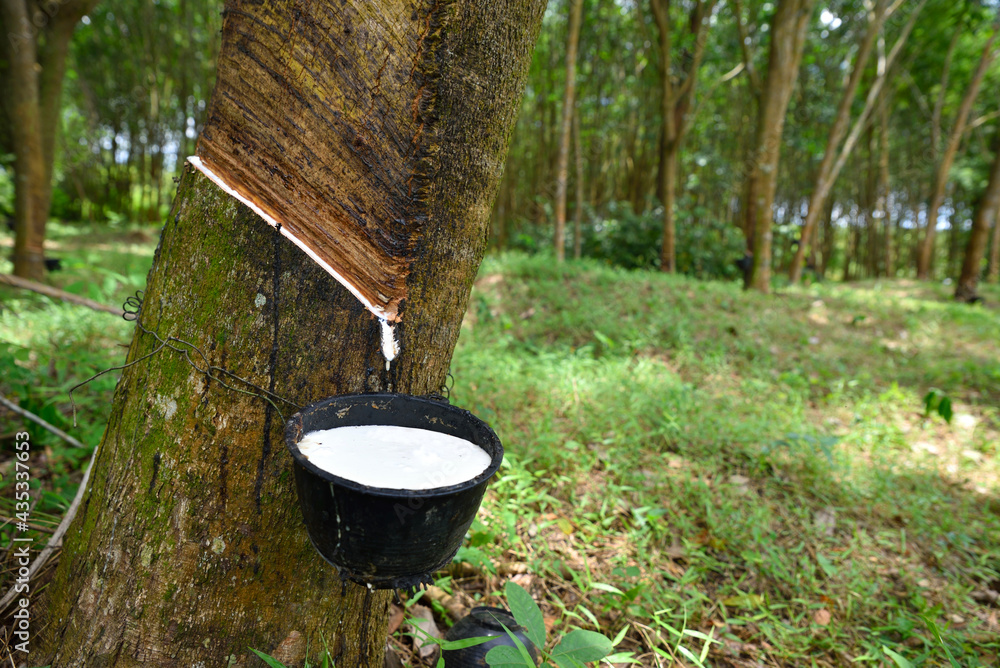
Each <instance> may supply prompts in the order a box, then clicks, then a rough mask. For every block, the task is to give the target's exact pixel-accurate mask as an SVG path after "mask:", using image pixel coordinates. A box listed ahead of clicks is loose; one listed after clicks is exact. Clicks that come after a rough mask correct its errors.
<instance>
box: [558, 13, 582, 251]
mask: <svg viewBox="0 0 1000 668" xmlns="http://www.w3.org/2000/svg"><path fill="white" fill-rule="evenodd" d="M582 21H583V0H570V10H569V35H568V36H567V45H566V92H565V94H564V96H563V110H562V124H561V126H560V130H559V165H558V166H557V167H556V232H555V241H554V243H555V247H556V260H558V261H559V262H562V261H563V260H565V259H566V192H567V185H568V182H569V142H570V136H571V133H572V131H573V113H574V112H573V109H574V106H575V104H576V49H577V45H578V44H579V43H580V24H581V23H582Z"/></svg>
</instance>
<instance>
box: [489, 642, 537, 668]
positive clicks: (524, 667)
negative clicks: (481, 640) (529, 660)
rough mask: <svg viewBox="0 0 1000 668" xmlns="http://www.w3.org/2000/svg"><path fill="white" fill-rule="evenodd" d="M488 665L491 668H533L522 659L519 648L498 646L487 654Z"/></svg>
mask: <svg viewBox="0 0 1000 668" xmlns="http://www.w3.org/2000/svg"><path fill="white" fill-rule="evenodd" d="M486 663H488V664H489V665H490V668H531V666H530V665H529V664H526V663H525V662H524V659H523V658H521V653H520V652H518V651H517V648H516V647H511V646H510V645H497V646H496V647H494V648H492V649H491V650H490V651H488V652H487V653H486ZM532 665H533V664H532Z"/></svg>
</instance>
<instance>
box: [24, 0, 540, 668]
mask: <svg viewBox="0 0 1000 668" xmlns="http://www.w3.org/2000/svg"><path fill="white" fill-rule="evenodd" d="M543 10H544V2H542V1H541V0H539V1H533V2H524V1H522V0H494V1H492V2H488V3H485V4H484V3H483V2H482V1H481V0H480V1H477V2H471V1H468V2H449V3H440V2H427V3H419V4H418V6H417V7H416V8H415V9H414V7H413V6H412V4H411V3H404V2H398V3H397V2H388V1H383V2H380V3H378V4H377V5H375V4H373V3H371V2H369V1H368V0H357V2H355V3H351V2H347V3H344V2H341V0H329V1H324V2H313V3H311V4H309V5H308V6H303V5H301V4H300V3H295V2H291V1H288V2H282V3H280V4H277V5H267V6H262V5H260V4H258V3H254V2H251V1H249V0H247V1H246V2H231V3H229V4H228V5H227V8H226V16H225V20H224V27H223V47H222V51H221V53H220V63H221V67H220V70H219V82H218V84H217V87H216V92H215V94H214V95H213V101H212V105H211V108H210V113H209V118H210V120H209V124H208V127H207V129H206V133H215V136H216V144H215V146H214V151H215V154H216V155H219V154H220V151H222V150H223V149H222V148H220V147H222V146H223V143H222V142H221V141H220V140H219V138H218V135H219V133H221V132H222V130H221V129H220V128H221V127H222V126H223V125H226V127H228V132H229V134H228V135H227V137H228V138H229V139H230V140H234V141H235V142H237V143H238V146H239V147H240V148H242V149H245V150H234V151H233V152H232V153H230V154H228V155H226V156H223V157H226V158H228V159H229V160H231V161H232V163H231V164H239V165H242V167H243V168H244V169H245V170H246V171H247V172H252V171H253V170H254V169H256V168H257V162H255V161H256V160H259V159H262V158H260V156H261V154H262V153H267V152H268V151H274V152H275V153H276V154H278V155H282V156H285V159H286V160H288V161H289V162H288V163H287V164H285V165H284V166H283V169H282V171H280V172H278V171H276V172H275V173H274V174H273V179H275V180H278V181H281V180H283V179H291V178H296V179H300V180H301V182H303V183H307V184H308V183H319V182H322V179H323V177H324V174H320V173H316V172H315V171H313V170H317V169H319V165H320V163H321V161H322V169H323V170H328V172H332V173H334V174H341V173H342V171H341V170H344V171H346V172H351V171H352V170H353V172H352V173H355V174H357V175H359V178H358V179H354V178H352V179H345V180H338V181H337V187H338V190H336V191H335V192H321V191H318V190H316V189H314V190H311V191H300V192H298V193H297V196H298V197H299V198H300V200H299V201H295V202H292V203H291V206H293V207H294V208H295V209H296V210H301V209H302V208H308V207H309V206H310V205H315V204H316V201H317V199H318V198H320V197H325V198H327V201H326V205H327V206H334V205H335V204H336V203H337V202H339V201H340V200H338V199H337V198H338V197H343V198H346V200H347V201H361V199H360V198H363V197H368V196H371V194H372V193H373V192H381V193H382V194H383V195H384V196H385V197H386V201H385V202H383V206H385V207H388V206H390V204H391V202H390V200H391V199H392V198H393V197H396V196H399V195H400V193H402V194H404V195H407V194H408V193H411V192H412V196H409V195H407V197H408V204H409V208H407V209H406V211H405V212H406V215H407V216H408V218H407V220H406V221H405V223H406V229H407V230H408V231H409V232H410V234H409V236H408V237H407V243H405V244H401V245H399V246H398V247H387V248H388V249H389V252H391V253H393V254H394V257H395V258H397V259H400V260H401V261H403V262H404V263H405V265H406V267H407V270H408V271H407V274H406V276H405V283H404V287H405V290H404V291H403V294H404V295H405V296H404V298H403V299H402V300H401V301H400V302H399V304H398V307H399V308H398V313H397V315H398V320H399V322H398V323H397V324H396V325H395V327H394V329H395V335H396V338H397V339H398V341H399V344H400V352H399V355H398V357H397V358H396V359H395V360H394V361H393V362H392V364H391V366H388V365H387V364H386V361H385V359H384V358H383V355H382V352H381V340H380V331H381V325H380V323H379V321H378V320H377V319H376V318H374V317H373V316H372V315H371V313H370V311H369V310H367V309H366V308H365V307H364V306H362V304H361V302H360V301H359V300H358V299H356V298H355V296H354V295H353V294H352V293H351V292H349V291H348V290H347V289H346V288H345V287H343V286H342V285H341V283H339V282H337V281H336V280H335V279H334V278H332V277H331V275H330V274H329V273H328V272H326V271H324V270H323V269H322V268H321V267H320V266H319V265H318V264H317V263H315V262H314V261H313V260H311V259H310V258H309V257H308V256H307V255H306V254H305V253H303V252H302V251H301V250H300V249H299V248H298V247H296V246H295V245H293V244H292V243H291V242H290V241H288V240H287V239H286V237H285V236H283V234H282V233H281V232H279V231H278V230H276V229H275V228H274V227H271V226H270V225H269V224H268V223H267V222H265V220H264V219H263V218H261V217H259V216H258V215H257V214H255V213H254V212H252V211H251V209H249V208H248V207H247V206H245V205H243V204H241V203H238V202H237V201H236V200H235V199H234V198H233V197H232V196H230V195H229V194H227V192H226V191H224V190H222V189H220V188H219V187H218V186H217V185H216V184H215V183H214V182H213V181H211V180H209V179H208V178H206V176H205V175H204V174H203V173H201V172H196V171H192V170H191V169H190V168H187V169H185V173H184V175H183V177H182V180H181V183H180V186H179V190H178V194H177V197H176V200H175V202H174V206H173V209H172V211H171V213H170V216H169V219H168V221H167V224H166V226H165V227H164V231H163V235H162V237H161V240H160V245H159V248H158V249H157V253H156V257H155V259H154V262H153V267H152V269H151V271H150V275H149V279H148V283H147V288H146V292H145V297H144V300H143V305H142V310H141V315H140V317H139V320H138V322H139V324H141V329H137V331H136V334H135V337H134V338H133V340H132V345H131V348H130V350H129V353H128V360H129V362H130V363H132V364H133V366H130V367H129V368H127V369H126V370H125V371H124V372H123V374H122V378H121V381H120V382H119V385H118V387H117V389H116V392H115V398H114V404H113V407H112V410H111V418H110V421H109V424H108V428H107V431H106V432H105V436H104V439H103V441H102V443H101V445H100V450H99V453H98V456H97V459H96V461H95V464H94V470H93V474H92V477H91V481H92V482H91V485H90V488H89V489H88V491H87V493H86V496H85V502H84V504H83V506H82V508H81V511H80V513H79V515H78V516H77V518H76V521H75V522H74V524H73V526H72V528H71V532H70V534H69V535H68V537H67V540H66V543H65V546H64V551H63V554H62V558H61V560H60V563H59V566H58V570H57V571H56V574H55V576H54V581H53V583H52V584H51V585H50V586H49V587H48V588H47V589H46V593H47V598H46V599H45V600H44V601H40V604H41V607H40V609H41V610H43V611H44V613H45V614H44V620H43V621H39V622H38V625H37V627H36V628H39V629H42V628H44V629H45V635H44V637H43V638H42V639H41V643H40V645H39V652H38V655H36V656H33V660H34V659H35V658H37V659H38V660H39V661H38V663H39V665H43V664H46V663H51V664H52V665H55V666H76V665H87V666H132V665H136V664H138V663H147V664H150V665H160V666H179V665H205V666H251V665H253V666H257V665H262V664H261V663H260V661H259V660H258V659H256V658H254V657H252V656H251V654H250V650H249V648H251V647H252V648H255V649H258V650H261V651H265V652H269V653H272V654H273V655H275V656H276V657H277V658H279V659H280V660H282V661H284V662H285V663H286V664H288V665H301V664H302V662H303V660H304V658H305V653H306V645H307V643H308V647H309V648H310V654H311V655H312V659H313V661H315V660H316V659H317V654H318V649H319V648H320V647H322V645H323V642H324V641H325V642H326V644H327V645H328V646H329V647H330V649H331V651H332V653H333V654H334V656H335V658H336V665H338V666H360V665H372V666H377V665H379V664H380V663H381V661H382V653H383V651H384V647H385V635H384V634H385V628H386V616H387V611H388V605H389V599H390V594H389V593H386V592H375V593H372V592H369V591H368V590H367V589H365V588H361V587H357V586H353V585H351V586H348V587H346V588H344V589H342V586H341V581H340V578H339V576H338V575H337V574H336V572H335V571H334V569H333V568H332V567H330V566H329V565H327V564H326V563H325V562H324V561H323V560H322V559H321V558H320V557H319V556H318V555H317V554H316V553H315V552H314V551H313V548H312V547H311V545H310V543H309V540H308V538H307V536H306V532H305V529H304V527H303V525H302V521H301V516H300V511H299V508H298V503H297V500H296V493H295V490H294V487H293V483H292V476H291V461H290V458H289V456H288V455H287V453H286V451H285V448H284V445H283V441H282V427H283V424H282V422H283V418H286V417H287V416H288V415H289V414H290V413H291V412H293V411H294V407H293V406H292V405H291V404H290V403H289V402H294V404H297V405H300V406H301V405H305V404H307V403H309V402H312V401H315V400H318V399H321V398H323V397H326V396H330V395H336V394H344V393H354V392H375V391H396V392H406V393H410V394H417V395H419V394H427V393H432V392H436V391H438V390H439V388H441V386H442V385H443V383H444V381H445V378H446V375H447V372H448V367H449V363H450V358H451V354H452V351H453V349H454V345H455V342H456V340H457V337H458V332H459V326H460V323H461V318H462V314H463V312H464V310H465V307H466V303H467V300H468V295H469V292H470V289H471V286H472V282H473V279H474V276H475V274H476V270H477V268H478V265H479V262H480V260H481V258H482V253H483V251H484V248H485V244H486V240H487V229H486V228H487V224H488V217H489V211H490V206H491V204H492V201H493V198H494V196H495V194H496V189H497V186H498V184H499V178H500V174H501V171H502V167H503V163H504V156H505V154H506V150H507V145H508V139H509V135H510V131H511V129H512V127H513V124H514V120H515V118H516V115H517V111H518V107H519V103H520V99H521V95H522V93H523V87H524V81H525V75H526V72H527V66H528V63H529V60H530V55H531V49H532V47H533V44H534V40H535V38H536V36H537V31H538V26H539V24H540V21H541V15H542V12H543ZM277 25H282V26H283V27H284V28H285V29H284V30H281V29H276V26H277ZM281 45H284V48H281ZM365 58H370V60H362V59H365ZM255 67H257V68H260V69H257V70H255V69H254V68H255ZM262 71H266V72H267V73H268V76H270V77H272V78H271V79H270V80H269V81H265V80H258V85H261V86H263V85H266V84H267V83H272V84H273V83H275V82H277V83H278V84H280V85H283V86H286V87H287V88H286V89H285V92H286V94H287V96H288V97H287V98H286V99H279V100H274V99H273V98H269V97H268V96H267V95H266V94H265V95H262V96H261V97H253V96H252V95H251V94H250V93H247V94H245V95H242V97H235V96H236V95H237V89H236V88H234V87H233V86H234V85H236V84H239V83H240V82H241V81H244V80H245V77H252V76H256V75H260V73H261V72H262ZM265 93H266V91H265ZM220 96H222V97H224V99H220ZM229 105H234V106H235V107H236V108H238V109H239V110H240V112H241V113H240V114H239V115H236V116H232V115H229V114H231V111H232V107H230V106H229ZM239 119H242V120H239ZM265 119H266V120H265ZM265 127H267V128H270V129H271V134H270V135H266V134H260V133H261V132H263V128H265ZM295 128H299V129H300V130H299V131H301V132H307V131H308V132H310V133H311V134H309V135H308V136H305V137H303V136H296V134H295ZM359 137H363V141H364V146H363V147H361V146H358V145H357V144H356V143H355V142H356V141H358V138H359ZM255 141H259V142H261V143H258V144H252V142H255ZM301 141H305V142H306V143H307V145H308V146H312V147H314V148H316V149H317V152H316V153H314V154H311V155H309V154H305V155H301V154H294V150H295V149H296V147H298V146H300V145H301V144H299V142H301ZM417 143H419V146H420V148H421V151H420V153H419V155H420V158H419V159H415V160H410V161H408V162H407V161H403V160H400V162H397V163H396V164H387V163H383V162H379V158H380V157H381V156H382V155H385V154H386V152H389V153H391V152H393V151H397V150H399V151H401V153H402V154H403V155H406V154H407V152H408V151H411V150H413V148H414V145H415V144H417ZM320 146H323V147H325V149H324V151H322V154H320V153H321V152H320V151H319V147H320ZM198 150H199V153H201V152H202V151H203V150H204V147H203V146H202V145H201V144H199V149H198ZM264 162H265V163H267V164H273V163H272V162H271V160H270V159H266V160H264ZM366 162H367V163H368V164H369V165H370V168H369V169H368V170H367V171H365V170H363V169H359V168H358V165H363V164H365V163H366ZM338 163H339V165H338ZM286 170H287V171H286ZM230 174H231V173H230ZM417 181H419V188H417V187H416V185H415V183H416V182H417ZM246 183H247V182H246V181H242V182H241V185H245V184H246ZM411 185H413V186H414V188H415V189H414V190H413V191H410V190H409V187H410V186H411ZM253 194H254V193H251V195H253ZM352 215H353V216H354V219H353V221H348V222H354V223H364V224H365V225H367V226H370V227H371V229H372V230H373V231H374V232H375V233H378V232H379V230H380V229H382V226H384V225H386V224H387V223H386V221H384V220H382V219H380V218H377V217H374V216H373V217H370V218H369V217H368V216H367V215H366V212H365V211H364V210H361V209H360V207H359V208H357V209H356V210H354V211H353V212H352ZM366 229H367V227H366ZM342 232H344V230H342ZM345 234H346V232H345ZM157 337H158V338H157ZM170 337H174V338H173V339H171V338H170ZM161 339H162V340H164V341H170V342H171V348H162V349H161V343H160V342H159V341H160V340H161ZM172 348H176V349H179V350H182V351H186V354H183V353H180V352H176V351H175V350H173V349H172ZM157 349H160V352H158V353H155V354H152V353H154V351H156V350H157ZM192 363H193V364H192ZM195 365H196V366H197V367H199V368H200V369H202V370H204V369H206V368H207V365H213V366H214V367H217V369H218V370H216V371H215V372H214V373H213V374H212V375H211V376H207V375H206V374H205V373H203V371H199V369H197V368H195ZM221 369H225V373H224V372H222V371H221ZM230 374H235V376H234V375H230ZM236 376H239V377H241V378H243V379H245V380H246V381H248V382H249V383H252V384H253V385H249V384H247V383H245V382H241V381H240V380H238V379H237V378H236ZM263 390H267V391H268V392H272V393H274V394H276V395H279V396H280V397H282V399H281V400H277V399H275V400H274V404H273V405H272V404H271V403H269V402H268V401H265V400H263V399H261V398H260V395H261V394H263ZM279 411H280V413H279ZM43 657H44V660H42V659H43ZM314 665H315V664H314Z"/></svg>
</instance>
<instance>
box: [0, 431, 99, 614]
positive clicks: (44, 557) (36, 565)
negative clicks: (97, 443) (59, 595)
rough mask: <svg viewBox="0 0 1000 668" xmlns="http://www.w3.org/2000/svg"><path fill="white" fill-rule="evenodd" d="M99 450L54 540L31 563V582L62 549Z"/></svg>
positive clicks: (13, 592)
mask: <svg viewBox="0 0 1000 668" xmlns="http://www.w3.org/2000/svg"><path fill="white" fill-rule="evenodd" d="M97 450H98V448H94V454H92V455H91V456H90V463H89V464H87V470H86V471H84V473H83V480H81V481H80V488H79V489H78V490H76V496H74V497H73V502H72V503H71V504H69V508H68V509H67V510H66V514H65V515H64V516H63V519H62V522H60V523H59V526H58V527H56V530H55V533H53V534H52V538H50V539H49V542H48V543H47V544H46V545H45V548H44V549H42V551H41V552H39V553H38V556H37V557H35V560H34V561H33V562H31V566H30V567H29V568H28V579H29V580H30V579H31V578H33V577H34V576H35V574H36V573H38V571H40V570H41V569H42V566H44V565H45V563H46V562H47V561H48V559H49V557H50V556H52V553H53V552H55V551H56V550H57V549H59V548H60V547H62V539H63V536H64V535H66V531H67V530H68V529H69V525H70V523H71V522H72V521H73V518H74V517H76V511H77V510H79V509H80V502H81V501H82V500H83V494H84V492H85V491H86V490H87V481H88V480H90V472H91V470H92V469H93V468H94V460H95V459H97ZM16 587H17V585H16V584H15V585H14V586H13V587H11V588H10V589H9V590H7V593H6V594H5V595H4V597H3V598H2V599H0V614H2V613H3V612H4V611H5V610H6V609H7V606H8V605H10V603H11V601H13V600H14V598H15V597H16V596H17V589H16Z"/></svg>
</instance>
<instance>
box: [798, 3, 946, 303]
mask: <svg viewBox="0 0 1000 668" xmlns="http://www.w3.org/2000/svg"><path fill="white" fill-rule="evenodd" d="M926 4H927V0H922V2H921V3H920V4H919V5H917V6H916V7H914V8H913V10H912V11H911V12H910V17H909V19H908V20H907V22H906V25H904V26H903V29H902V31H900V34H899V37H898V38H897V39H896V42H895V43H894V44H893V47H892V49H891V50H890V52H889V55H888V56H887V57H886V58H885V59H884V61H883V62H881V63H880V64H879V71H878V74H877V76H876V78H875V80H874V81H873V82H872V85H871V88H869V90H868V95H867V96H866V98H865V106H864V108H863V109H862V111H861V114H860V115H859V116H858V118H857V119H855V121H854V125H853V126H852V127H851V131H850V133H849V134H848V135H847V139H845V140H844V143H843V146H841V147H840V150H839V152H838V151H837V147H836V146H832V147H831V144H830V143H829V142H828V143H827V147H826V151H825V152H824V154H823V162H822V163H821V164H820V170H819V176H818V177H817V179H816V185H815V186H814V188H813V192H812V194H811V195H810V197H809V208H808V210H807V212H806V219H805V221H804V222H803V224H802V238H801V240H800V243H799V250H798V252H797V253H796V259H795V260H793V262H792V269H791V270H790V271H789V280H790V281H791V282H792V283H796V282H797V281H798V280H799V279H800V278H801V275H802V259H801V258H800V257H799V254H800V253H801V254H803V256H802V257H803V258H804V257H805V256H804V253H805V252H806V251H805V248H806V246H808V245H809V244H810V243H811V239H812V236H813V234H814V232H815V229H816V222H817V220H818V217H819V215H820V211H822V206H823V204H824V203H825V202H826V199H827V198H828V197H829V196H830V191H831V190H832V189H833V185H834V183H836V181H837V177H838V176H839V175H840V171H841V170H842V169H843V168H844V165H845V164H847V159H848V158H849V157H850V156H851V152H852V151H853V150H854V147H855V146H856V145H857V143H858V138H859V137H860V136H861V133H862V131H863V130H864V128H865V124H866V123H867V121H868V117H869V115H870V114H871V112H872V110H873V109H874V107H875V103H876V101H877V100H878V99H879V97H880V96H881V95H882V91H883V90H884V89H885V85H886V82H887V81H888V78H889V73H890V71H891V70H892V67H893V64H894V63H895V62H896V59H897V57H898V56H899V54H900V53H901V52H902V47H903V45H904V44H906V40H907V38H908V37H909V36H910V32H911V31H912V30H913V26H915V25H916V22H917V16H919V15H920V12H921V10H922V9H923V8H924V6H925V5H926ZM885 18H886V17H885V16H884V15H883V17H882V19H881V20H880V24H881V23H884V21H885ZM858 64H859V63H858V62H855V70H854V71H852V73H851V77H852V80H853V77H854V76H855V75H861V74H864V67H863V64H862V71H861V72H860V73H859V72H858V71H857V65H858ZM848 87H850V86H848ZM845 93H846V89H845ZM852 100H853V95H852V98H851V99H846V100H845V98H841V107H838V118H839V113H840V110H841V108H842V106H843V105H844V103H845V101H846V102H847V103H848V104H847V113H848V115H849V114H850V102H851V101H852ZM837 143H838V144H839V140H838V142H837ZM831 149H832V153H831ZM834 156H836V160H835V161H834ZM828 161H829V163H830V164H828ZM813 212H815V213H813Z"/></svg>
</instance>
